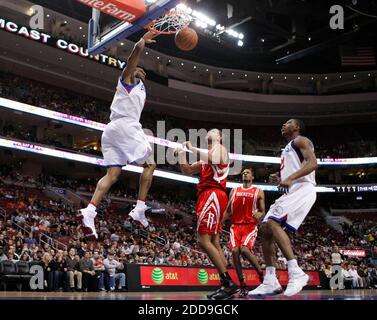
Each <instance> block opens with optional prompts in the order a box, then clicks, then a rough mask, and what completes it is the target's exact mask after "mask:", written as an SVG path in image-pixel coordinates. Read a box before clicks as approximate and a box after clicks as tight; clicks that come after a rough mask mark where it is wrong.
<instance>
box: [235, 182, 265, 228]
mask: <svg viewBox="0 0 377 320" xmlns="http://www.w3.org/2000/svg"><path fill="white" fill-rule="evenodd" d="M233 190H234V192H233V198H232V199H231V201H232V204H231V210H232V212H233V214H232V224H246V223H247V224H255V225H257V224H258V220H257V219H255V218H254V217H253V214H254V212H255V211H256V210H257V209H258V208H257V205H258V193H259V189H258V188H257V187H250V188H247V189H244V188H243V187H242V186H241V187H238V188H236V189H233Z"/></svg>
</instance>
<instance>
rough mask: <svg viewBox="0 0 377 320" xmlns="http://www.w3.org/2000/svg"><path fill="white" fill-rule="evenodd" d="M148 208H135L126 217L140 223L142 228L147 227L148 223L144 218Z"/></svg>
mask: <svg viewBox="0 0 377 320" xmlns="http://www.w3.org/2000/svg"><path fill="white" fill-rule="evenodd" d="M147 209H148V207H147V206H144V207H139V208H138V207H135V208H134V209H133V210H132V211H131V212H130V213H129V214H128V216H129V217H131V218H132V220H134V221H135V222H137V223H140V224H141V225H142V226H143V227H144V228H146V227H148V225H149V222H148V220H147V218H146V217H145V210H147Z"/></svg>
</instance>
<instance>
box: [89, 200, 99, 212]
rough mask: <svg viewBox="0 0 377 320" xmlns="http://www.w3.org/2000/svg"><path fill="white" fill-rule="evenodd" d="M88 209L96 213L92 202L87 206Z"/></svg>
mask: <svg viewBox="0 0 377 320" xmlns="http://www.w3.org/2000/svg"><path fill="white" fill-rule="evenodd" d="M88 209H89V210H91V211H96V209H97V207H96V205H95V204H94V203H93V202H91V203H89V204H88Z"/></svg>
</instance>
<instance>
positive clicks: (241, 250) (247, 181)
mask: <svg viewBox="0 0 377 320" xmlns="http://www.w3.org/2000/svg"><path fill="white" fill-rule="evenodd" d="M253 179H254V176H253V172H252V169H244V170H243V172H242V182H243V185H242V186H241V187H237V188H234V189H233V190H232V191H231V193H230V197H229V198H230V200H229V202H228V207H227V209H226V211H225V214H224V219H223V222H224V221H226V220H228V219H229V218H230V217H231V220H232V226H231V228H230V242H229V247H230V249H231V250H232V257H233V264H234V267H235V268H236V271H237V276H238V280H239V281H240V285H241V292H240V297H245V296H247V294H248V290H247V286H246V283H245V279H244V276H243V273H242V265H241V259H240V255H242V257H243V258H244V259H247V260H248V261H249V262H250V263H251V264H252V265H253V266H254V268H255V270H256V271H257V273H258V275H259V280H260V281H261V282H262V281H263V271H262V268H261V266H260V265H259V263H258V260H257V258H256V257H255V255H253V254H252V251H251V250H253V246H254V242H255V239H256V238H257V236H258V227H257V225H258V223H259V221H260V220H261V219H262V218H263V217H264V215H265V203H264V192H263V190H261V189H258V188H257V187H254V186H253Z"/></svg>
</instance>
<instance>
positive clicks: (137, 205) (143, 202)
mask: <svg viewBox="0 0 377 320" xmlns="http://www.w3.org/2000/svg"><path fill="white" fill-rule="evenodd" d="M143 207H145V201H142V200H137V201H136V208H143Z"/></svg>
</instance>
